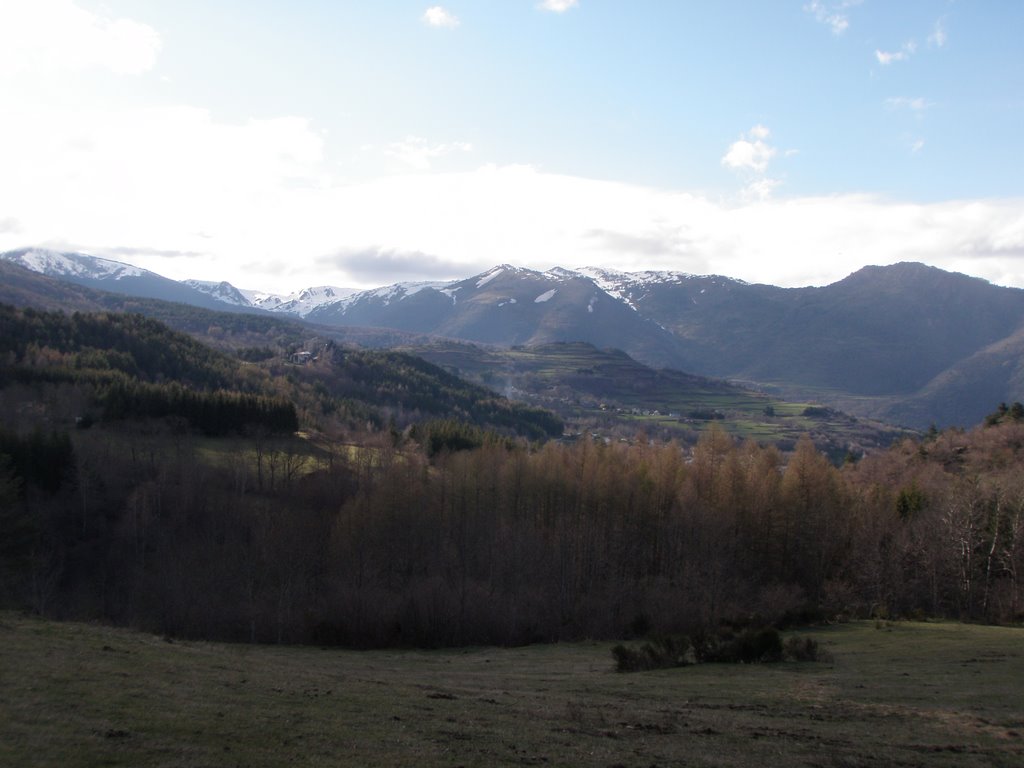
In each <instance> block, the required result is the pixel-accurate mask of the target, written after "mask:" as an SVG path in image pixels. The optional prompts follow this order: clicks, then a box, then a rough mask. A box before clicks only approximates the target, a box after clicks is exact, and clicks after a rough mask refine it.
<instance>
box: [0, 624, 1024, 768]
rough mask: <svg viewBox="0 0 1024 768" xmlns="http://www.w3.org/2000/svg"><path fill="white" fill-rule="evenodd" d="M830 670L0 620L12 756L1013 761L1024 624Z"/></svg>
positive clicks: (25, 761) (5, 724) (853, 659)
mask: <svg viewBox="0 0 1024 768" xmlns="http://www.w3.org/2000/svg"><path fill="white" fill-rule="evenodd" d="M813 634H814V635H815V636H816V637H817V638H818V639H819V640H820V641H821V642H822V644H823V646H824V647H826V648H827V649H828V650H829V651H831V653H832V654H833V656H834V661H832V662H829V663H821V662H819V663H810V664H795V663H786V664H777V665H764V666H713V665H706V666H699V667H686V668H681V669H673V670H663V671H657V672H646V673H638V674H619V673H616V672H614V671H613V662H612V658H611V655H610V652H609V648H610V645H609V644H603V643H600V644H570V645H549V646H531V647H526V648H515V649H491V648H488V649H468V650H445V651H429V652H428V651H375V652H352V651H338V650H322V649H316V648H296V647H267V646H242V645H220V644H214V643H203V642H173V643H170V642H166V641H164V640H162V639H160V638H157V637H152V636H149V635H144V634H139V633H134V632H130V631H126V630H119V629H110V628H106V627H98V626H91V625H82V624H62V623H54V622H48V621H42V620H37V619H29V618H23V617H20V616H16V615H13V614H0V765H5V766H6V765H11V766H55V765H60V766H278V765H303V766H391V765H417V766H431V765H439V766H459V765H463V766H492V765H508V766H512V765H517V766H521V765H549V766H553V765H564V766H577V765H578V766H601V767H602V768H608V767H609V766H616V765H622V766H651V765H659V766H669V765H672V766H675V765H687V766H761V765H807V766H869V765H870V766H882V765H904V766H915V765H922V766H924V765H928V766H931V765H935V766H1018V765H1021V764H1024V631H1022V630H1019V629H1006V628H992V627H977V626H963V625H957V624H902V623H901V624H896V625H894V626H892V627H891V628H883V629H875V628H874V625H872V624H870V623H858V624H850V625H844V626H839V627H833V628H829V629H825V630H821V631H817V632H814V633H813Z"/></svg>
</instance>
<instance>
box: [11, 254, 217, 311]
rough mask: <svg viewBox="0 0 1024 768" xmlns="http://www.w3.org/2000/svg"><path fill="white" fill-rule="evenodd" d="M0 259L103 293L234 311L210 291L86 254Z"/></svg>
mask: <svg viewBox="0 0 1024 768" xmlns="http://www.w3.org/2000/svg"><path fill="white" fill-rule="evenodd" d="M0 259H2V260H3V261H6V262H10V263H12V264H17V265H18V266H21V267H24V268H25V269H29V270H32V271H33V272H38V273H40V274H43V275H46V276H48V277H55V278H58V279H61V280H67V281H69V282H72V283H77V284H78V285H84V286H86V287H89V288H97V289H99V290H102V291H111V292H113V293H123V294H127V295H129V296H138V297H140V298H147V299H161V300H163V301H174V302H178V303H181V304H192V305H194V306H198V307H205V308H207V309H220V310H225V309H227V310H230V309H232V308H235V307H233V305H232V304H230V303H225V302H224V301H221V300H219V299H217V298H214V296H212V295H210V294H209V292H206V291H200V290H196V288H194V287H193V286H190V285H187V284H185V283H181V282H178V281H177V280H171V279H170V278H166V277H163V276H162V275H158V274H157V273H156V272H150V271H149V270H148V269H141V268H139V267H135V266H132V265H131V264H125V263H123V262H120V261H113V260H111V259H103V258H100V257H98V256H91V255H89V254H87V253H69V252H64V251H53V250H48V249H45V248H21V249H19V250H15V251H7V252H6V253H0Z"/></svg>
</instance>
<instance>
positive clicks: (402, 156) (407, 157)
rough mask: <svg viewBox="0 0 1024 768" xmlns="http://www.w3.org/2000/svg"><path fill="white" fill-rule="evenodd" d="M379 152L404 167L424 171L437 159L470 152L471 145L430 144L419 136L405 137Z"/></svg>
mask: <svg viewBox="0 0 1024 768" xmlns="http://www.w3.org/2000/svg"><path fill="white" fill-rule="evenodd" d="M381 151H382V152H383V154H384V155H385V156H387V157H393V158H395V159H396V160H399V161H400V162H401V163H402V164H404V165H407V166H409V167H411V168H414V169H416V170H419V171H426V170H429V169H430V167H431V165H432V164H433V161H434V160H436V159H437V158H439V157H443V156H445V155H450V154H452V153H455V152H472V151H473V145H472V144H470V143H468V142H465V141H453V142H449V143H446V144H431V143H430V142H428V141H427V140H426V139H424V138H422V137H420V136H406V137H405V139H403V140H402V141H396V142H392V143H391V144H387V145H385V146H384V147H383V148H382V150H381Z"/></svg>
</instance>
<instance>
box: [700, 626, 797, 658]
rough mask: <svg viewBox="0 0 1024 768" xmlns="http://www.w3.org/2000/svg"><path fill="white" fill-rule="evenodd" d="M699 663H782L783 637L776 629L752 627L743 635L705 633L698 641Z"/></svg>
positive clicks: (745, 630) (744, 631)
mask: <svg viewBox="0 0 1024 768" xmlns="http://www.w3.org/2000/svg"><path fill="white" fill-rule="evenodd" d="M694 654H695V655H696V657H697V661H699V662H708V663H720V664H735V663H744V664H753V663H756V662H773V661H782V638H781V637H780V636H779V631H778V630H777V629H775V627H748V628H747V629H744V630H743V632H741V633H740V634H739V635H735V634H733V633H731V632H724V633H720V634H718V635H712V634H709V633H703V634H701V635H700V636H698V638H697V639H696V640H695V642H694Z"/></svg>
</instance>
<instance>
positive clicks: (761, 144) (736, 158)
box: [722, 125, 778, 173]
mask: <svg viewBox="0 0 1024 768" xmlns="http://www.w3.org/2000/svg"><path fill="white" fill-rule="evenodd" d="M770 134H771V132H770V131H769V130H768V129H767V128H765V127H764V126H763V125H755V126H754V127H753V128H751V129H750V130H749V131H748V132H747V133H746V134H741V136H740V138H739V139H738V140H736V141H734V142H733V143H732V144H730V145H729V151H728V152H726V153H725V156H724V157H723V158H722V165H724V166H726V167H727V168H733V169H735V170H748V171H756V172H757V173H764V172H765V171H767V170H768V163H770V162H771V159H772V158H773V157H775V155H776V154H777V153H778V150H777V149H775V147H773V146H771V145H770V144H768V143H767V142H766V141H765V139H767V138H768V136H769V135H770Z"/></svg>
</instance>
